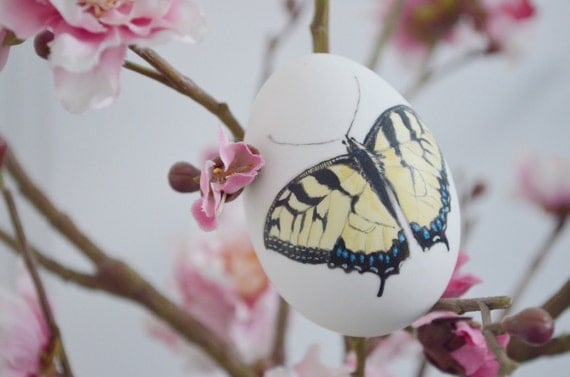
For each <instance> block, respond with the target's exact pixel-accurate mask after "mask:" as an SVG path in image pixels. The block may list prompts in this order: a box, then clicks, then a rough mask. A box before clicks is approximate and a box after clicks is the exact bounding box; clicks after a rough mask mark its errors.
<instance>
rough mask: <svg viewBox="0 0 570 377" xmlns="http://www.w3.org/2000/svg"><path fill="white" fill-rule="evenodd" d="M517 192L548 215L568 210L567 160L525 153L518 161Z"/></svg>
mask: <svg viewBox="0 0 570 377" xmlns="http://www.w3.org/2000/svg"><path fill="white" fill-rule="evenodd" d="M518 180H519V192H520V195H521V196H522V197H524V198H525V199H527V200H529V201H530V202H532V203H534V204H536V205H538V206H539V207H542V209H544V211H546V212H547V213H549V214H552V215H555V216H558V217H564V216H567V215H568V214H569V213H570V161H567V160H564V159H562V158H557V157H543V156H538V155H534V154H531V153H526V154H524V155H523V156H522V157H521V158H520V160H519V162H518Z"/></svg>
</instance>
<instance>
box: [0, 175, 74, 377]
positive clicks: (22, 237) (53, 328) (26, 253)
mask: <svg viewBox="0 0 570 377" xmlns="http://www.w3.org/2000/svg"><path fill="white" fill-rule="evenodd" d="M0 186H1V190H2V196H3V197H4V202H5V203H6V207H8V213H9V214H10V221H11V222H12V226H13V228H14V232H15V233H16V237H17V243H18V249H19V250H20V254H21V255H22V258H23V259H24V265H25V266H26V270H27V271H28V274H29V275H30V278H31V280H32V283H33V286H34V289H35V291H36V294H37V297H38V300H39V303H40V308H41V311H42V313H43V315H44V318H45V320H46V322H47V324H48V327H49V331H50V342H49V344H50V345H51V346H52V347H53V349H54V350H57V352H56V353H55V357H56V358H57V360H59V362H60V363H61V368H62V373H63V376H64V377H73V372H72V370H71V364H70V363H69V359H68V358H67V353H66V352H65V347H64V343H63V338H62V337H61V332H60V331H59V326H58V325H57V321H56V320H55V316H54V314H53V311H52V310H51V306H50V304H49V301H48V298H47V294H46V290H45V288H44V285H43V284H42V281H41V279H40V275H39V274H38V270H37V269H36V264H35V260H34V257H33V255H32V253H31V252H30V250H29V248H28V242H27V240H26V234H25V233H24V227H23V225H22V222H21V220H20V216H19V215H18V209H17V207H16V202H15V201H14V198H13V196H12V193H11V192H10V191H9V190H8V189H7V188H6V187H5V186H4V182H3V180H2V178H1V177H0ZM50 362H53V361H52V360H50Z"/></svg>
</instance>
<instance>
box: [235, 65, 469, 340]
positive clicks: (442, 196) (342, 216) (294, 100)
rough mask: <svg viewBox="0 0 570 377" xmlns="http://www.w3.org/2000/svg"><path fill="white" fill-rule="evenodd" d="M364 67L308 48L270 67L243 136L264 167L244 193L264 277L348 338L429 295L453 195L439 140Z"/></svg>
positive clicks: (415, 308) (450, 257) (449, 232)
mask: <svg viewBox="0 0 570 377" xmlns="http://www.w3.org/2000/svg"><path fill="white" fill-rule="evenodd" d="M414 114H415V113H414V112H413V110H412V109H411V108H409V104H408V103H407V102H406V100H405V99H404V98H403V97H402V96H401V95H400V94H399V93H398V92H397V91H396V90H395V89H393V88H392V87H391V86H390V85H389V84H388V83H386V82H385V81H384V80H383V79H381V78H380V77H378V76H377V75H376V74H375V73H374V72H372V71H370V70H369V69H367V68H365V67H363V66H361V65H359V64H357V63H355V62H353V61H351V60H349V59H346V58H343V57H339V56H335V55H331V54H312V55H308V56H305V57H302V58H300V59H298V60H295V61H293V62H292V63H290V64H288V65H286V66H285V67H283V68H281V69H280V70H278V71H277V72H276V73H275V74H273V75H272V76H271V77H270V78H269V80H268V81H267V82H266V83H265V85H264V86H263V87H262V88H261V90H260V92H259V94H258V96H257V98H256V99H255V102H254V104H253V106H252V109H251V117H250V121H249V125H248V127H247V132H246V137H245V141H246V142H247V143H248V144H251V145H253V146H255V147H256V148H258V149H259V150H260V152H261V154H262V155H263V157H264V158H265V166H264V167H263V170H262V171H261V172H260V173H259V176H258V178H257V179H256V180H255V182H254V183H253V184H252V185H251V186H250V187H248V188H247V189H246V190H245V192H244V201H245V208H246V216H247V221H248V228H249V231H250V235H251V239H252V242H253V244H254V247H255V249H256V251H257V255H258V257H259V260H260V261H261V264H262V266H263V268H264V270H265V272H266V273H267V275H268V277H269V279H270V280H271V282H272V283H273V285H274V286H275V288H276V289H277V290H278V291H279V293H280V294H281V295H282V296H283V297H284V298H285V300H286V301H287V302H289V304H291V305H292V306H293V307H294V308H295V309H296V310H298V311H299V312H300V313H302V314H303V315H305V316H306V317H307V318H309V319H310V320H312V321H313V322H315V323H317V324H319V325H321V326H324V327H326V328H329V329H331V330H334V331H337V332H339V333H342V334H345V335H351V336H365V337H371V336H378V335H382V334H387V333H390V332H393V331H395V330H397V329H400V328H403V327H405V326H407V325H409V324H410V323H412V322H413V321H414V320H416V319H417V318H419V317H420V316H421V315H423V314H424V313H425V312H426V311H427V310H428V309H429V308H430V307H431V306H433V304H434V303H435V302H436V301H437V300H438V299H439V298H440V296H441V294H442V293H443V291H444V290H445V287H446V286H447V283H448V282H449V279H450V277H451V274H452V272H453V269H454V266H455V262H456V259H457V252H458V247H459V237H460V235H459V230H460V220H459V202H458V199H457V194H456V191H455V187H454V183H453V180H452V177H451V174H450V171H449V169H448V167H447V164H446V163H445V161H444V160H443V157H441V155H440V151H439V147H438V146H437V143H436V142H435V140H434V139H433V136H432V135H431V133H430V132H429V131H428V130H427V128H425V125H423V123H420V122H419V121H417V120H416V119H417V118H416V116H415V115H414Z"/></svg>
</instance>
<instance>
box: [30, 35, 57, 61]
mask: <svg viewBox="0 0 570 377" xmlns="http://www.w3.org/2000/svg"><path fill="white" fill-rule="evenodd" d="M51 41H53V33H52V32H51V31H48V30H44V31H42V32H41V33H39V34H38V35H36V37H35V38H34V50H36V54H38V56H39V57H40V58H44V59H47V58H48V56H49V54H50V48H49V46H48V44H49V43H50V42H51Z"/></svg>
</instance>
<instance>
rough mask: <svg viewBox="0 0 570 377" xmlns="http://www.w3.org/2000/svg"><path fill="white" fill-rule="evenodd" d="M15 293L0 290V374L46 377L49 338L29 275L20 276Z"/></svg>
mask: <svg viewBox="0 0 570 377" xmlns="http://www.w3.org/2000/svg"><path fill="white" fill-rule="evenodd" d="M16 290H17V292H16V294H14V293H13V292H8V291H6V290H4V289H2V290H0V375H1V376H3V377H29V376H38V377H40V376H47V375H48V374H47V373H48V372H49V371H50V370H51V368H53V365H52V359H51V357H50V354H49V353H50V349H49V348H50V338H51V335H50V330H49V327H48V324H47V322H46V320H45V318H44V315H43V311H42V309H41V306H40V303H39V302H38V298H37V296H36V293H35V291H34V288H33V286H32V283H31V281H30V279H29V277H28V275H22V276H20V277H19V279H18V281H17V287H16Z"/></svg>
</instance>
